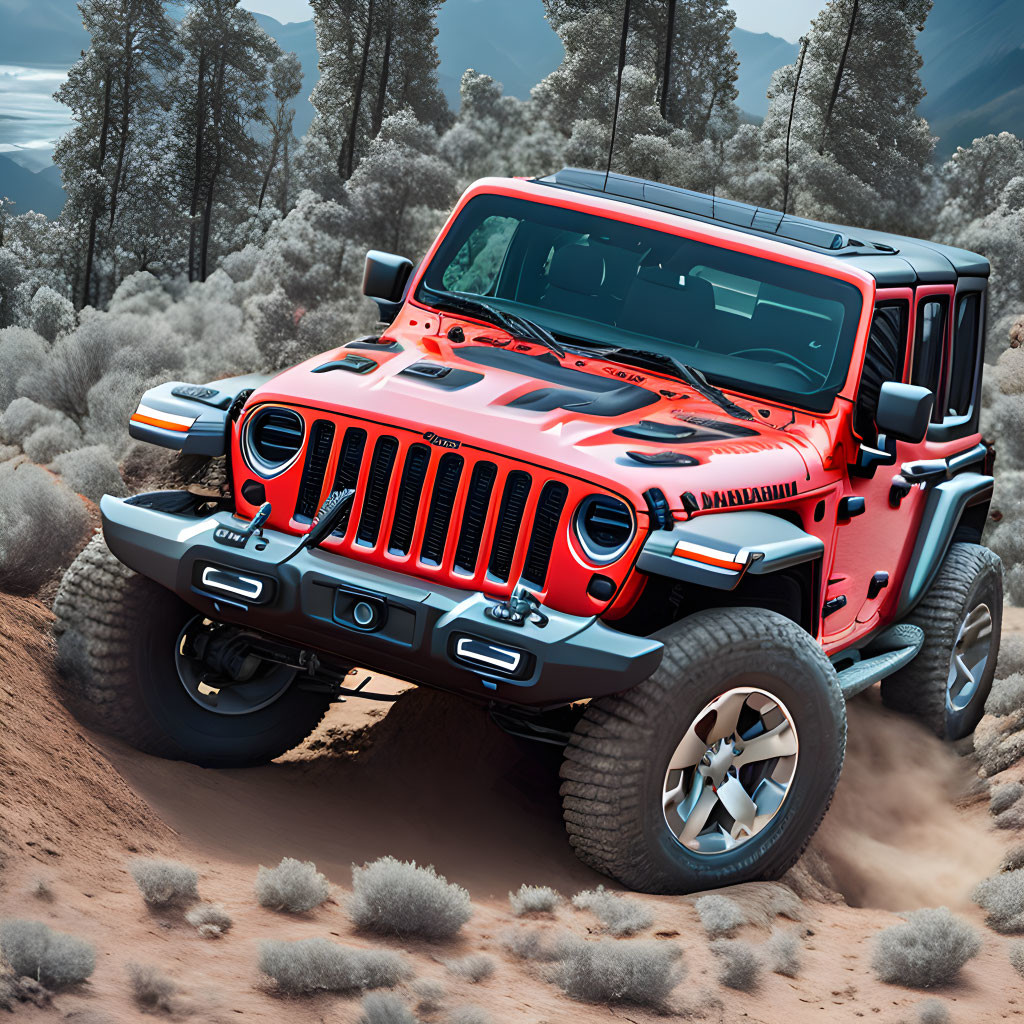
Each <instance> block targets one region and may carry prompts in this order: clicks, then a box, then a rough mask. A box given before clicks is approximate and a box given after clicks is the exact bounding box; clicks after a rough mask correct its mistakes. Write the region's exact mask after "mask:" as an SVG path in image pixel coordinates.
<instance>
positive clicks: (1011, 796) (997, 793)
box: [988, 782, 1024, 816]
mask: <svg viewBox="0 0 1024 1024" xmlns="http://www.w3.org/2000/svg"><path fill="white" fill-rule="evenodd" d="M1022 796H1024V784H1022V783H1020V782H1006V783H1003V785H1001V786H996V787H995V788H994V789H993V790H992V796H991V798H990V799H989V804H988V809H989V813H991V814H993V815H996V816H998V815H1000V814H1002V813H1003V812H1004V811H1008V810H1009V809H1010V808H1011V807H1012V806H1013V805H1014V804H1015V803H1016V802H1017V801H1018V800H1020V798H1021V797H1022Z"/></svg>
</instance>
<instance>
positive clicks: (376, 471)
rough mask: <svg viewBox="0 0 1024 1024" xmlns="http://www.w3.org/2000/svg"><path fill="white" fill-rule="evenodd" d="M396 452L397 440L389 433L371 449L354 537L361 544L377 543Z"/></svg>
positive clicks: (379, 439)
mask: <svg viewBox="0 0 1024 1024" xmlns="http://www.w3.org/2000/svg"><path fill="white" fill-rule="evenodd" d="M397 453H398V441H397V439H396V438H394V437H391V436H389V435H385V436H384V437H379V438H378V439H377V444H376V445H375V446H374V449H373V460H372V461H371V463H370V474H369V477H368V478H367V481H366V491H365V493H364V494H363V511H362V515H361V516H360V517H359V530H358V531H357V533H356V539H357V540H358V541H359V542H360V543H361V544H368V545H370V546H371V547H372V546H373V545H374V544H376V543H377V537H378V536H379V535H380V521H381V519H382V518H383V516H384V503H385V501H386V500H387V496H388V484H389V483H390V482H391V473H392V470H394V468H395V455H396V454H397Z"/></svg>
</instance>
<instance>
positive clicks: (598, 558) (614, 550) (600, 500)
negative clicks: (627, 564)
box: [573, 494, 636, 564]
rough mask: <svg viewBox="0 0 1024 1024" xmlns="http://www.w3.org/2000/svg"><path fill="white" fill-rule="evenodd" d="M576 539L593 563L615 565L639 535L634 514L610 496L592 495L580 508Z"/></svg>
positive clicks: (574, 519)
mask: <svg viewBox="0 0 1024 1024" xmlns="http://www.w3.org/2000/svg"><path fill="white" fill-rule="evenodd" d="M573 527H574V529H575V531H576V537H577V539H578V540H579V542H580V545H581V547H582V548H583V550H584V552H585V553H586V555H587V557H588V558H589V559H590V560H591V561H592V562H597V563H599V564H600V563H604V562H613V561H615V559H616V558H618V557H619V556H620V555H621V554H622V553H623V552H624V551H625V550H626V548H627V547H628V546H629V542H630V541H631V540H632V539H633V534H634V533H635V532H636V522H635V517H634V515H633V510H632V509H631V508H630V507H629V506H628V505H627V504H626V503H625V502H624V501H620V500H619V499H618V498H613V497H611V496H610V495H608V494H591V495H588V496H587V497H586V498H584V499H583V500H582V501H581V502H580V503H579V505H578V506H577V508H576V514H575V516H574V517H573Z"/></svg>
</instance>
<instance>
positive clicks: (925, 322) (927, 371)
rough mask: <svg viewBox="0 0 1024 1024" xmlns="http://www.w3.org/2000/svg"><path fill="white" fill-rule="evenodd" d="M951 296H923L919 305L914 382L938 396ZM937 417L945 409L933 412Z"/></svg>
mask: <svg viewBox="0 0 1024 1024" xmlns="http://www.w3.org/2000/svg"><path fill="white" fill-rule="evenodd" d="M948 311H949V300H948V299H947V298H946V296H945V295H937V296H935V297H934V298H926V299H924V300H922V302H921V303H920V305H919V306H918V307H917V332H916V334H915V337H914V370H913V373H912V375H911V378H910V382H911V383H912V384H920V385H921V387H925V388H928V389H929V390H930V391H931V392H932V393H933V394H934V395H936V397H938V395H939V384H940V375H941V374H942V350H943V347H944V344H945V337H946V316H947V314H948ZM932 418H933V419H934V420H936V421H938V420H941V419H942V409H941V408H936V409H935V412H934V413H933V414H932Z"/></svg>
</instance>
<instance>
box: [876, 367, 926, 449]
mask: <svg viewBox="0 0 1024 1024" xmlns="http://www.w3.org/2000/svg"><path fill="white" fill-rule="evenodd" d="M934 404H935V396H934V395H933V394H932V393H931V391H929V390H928V388H922V387H918V386H917V385H916V384H901V383H899V382H897V381H893V380H887V381H886V382H885V383H884V384H883V385H882V387H881V389H880V390H879V393H878V409H877V411H876V412H875V426H876V427H877V428H878V432H879V433H880V434H885V435H886V436H887V437H891V438H894V439H895V440H897V441H910V442H911V443H913V444H916V443H917V442H918V441H923V440H924V439H925V435H926V434H927V433H928V424H929V423H930V422H931V419H932V406H933V405H934Z"/></svg>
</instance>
